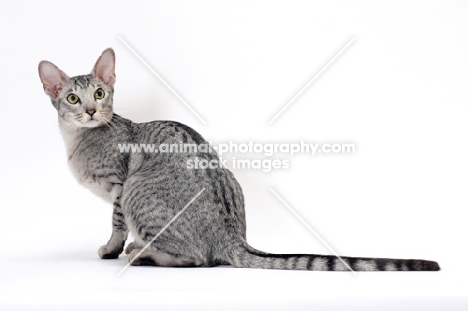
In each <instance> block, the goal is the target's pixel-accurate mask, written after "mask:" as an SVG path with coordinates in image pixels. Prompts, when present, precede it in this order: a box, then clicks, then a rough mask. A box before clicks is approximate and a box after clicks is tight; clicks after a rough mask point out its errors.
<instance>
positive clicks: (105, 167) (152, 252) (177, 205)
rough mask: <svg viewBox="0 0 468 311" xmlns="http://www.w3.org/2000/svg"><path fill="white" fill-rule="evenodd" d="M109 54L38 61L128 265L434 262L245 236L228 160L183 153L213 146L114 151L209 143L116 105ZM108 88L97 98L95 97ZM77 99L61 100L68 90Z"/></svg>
mask: <svg viewBox="0 0 468 311" xmlns="http://www.w3.org/2000/svg"><path fill="white" fill-rule="evenodd" d="M114 67H115V55H114V52H113V50H111V49H107V50H105V51H104V52H103V54H102V55H101V57H100V58H99V59H98V61H97V62H96V65H95V66H94V68H93V70H92V72H91V74H89V75H83V76H77V77H72V78H69V77H68V76H67V75H66V74H65V73H64V72H62V71H61V70H60V69H58V68H57V67H56V66H55V65H53V64H52V63H50V62H46V61H43V62H41V63H40V64H39V75H40V78H41V81H42V83H43V86H44V90H45V92H46V93H47V94H48V95H49V97H50V98H51V101H52V104H53V106H54V107H55V108H56V109H57V112H58V121H59V125H60V131H61V133H62V135H63V138H64V141H65V146H66V149H67V154H68V164H69V166H70V169H71V171H72V173H73V175H74V176H75V177H76V179H77V180H78V182H79V183H80V184H82V185H84V186H86V187H88V188H89V189H90V190H91V191H92V192H94V193H95V194H97V195H98V196H100V197H101V198H103V199H105V200H106V201H108V202H110V203H111V204H113V214H112V235H111V238H110V240H109V242H108V243H107V244H106V245H103V246H102V247H101V248H100V249H99V252H98V253H99V256H100V257H101V258H103V259H111V258H117V257H118V256H119V255H120V254H121V253H122V251H123V249H124V244H125V241H126V239H127V235H128V232H129V231H131V232H132V234H133V236H134V237H135V241H133V242H132V243H130V244H129V245H128V246H127V249H126V253H127V254H128V258H129V260H130V261H132V260H133V261H132V264H133V265H159V266H180V267H186V266H205V267H209V266H216V265H220V264H230V265H233V266H235V267H243V268H265V269H286V270H316V271H347V270H348V267H347V265H348V266H349V267H351V268H352V269H354V270H357V271H412V270H416V271H421V270H430V271H435V270H439V265H438V264H437V263H436V262H433V261H425V260H401V259H378V258H352V257H343V258H342V259H343V261H344V263H346V265H345V264H344V263H343V262H342V261H341V260H339V259H338V258H336V257H335V256H324V255H311V254H269V253H265V252H262V251H258V250H256V249H254V248H253V247H251V246H250V245H249V244H247V241H246V222H245V212H244V197H243V194H242V189H241V187H240V186H239V184H238V183H237V181H236V179H235V178H234V176H233V174H232V173H231V172H230V171H229V170H227V169H225V168H217V169H188V168H187V165H186V163H187V160H190V159H193V158H194V157H199V158H202V159H207V160H213V159H214V160H217V159H218V155H217V154H216V153H215V152H213V153H202V152H196V153H120V151H119V149H118V144H119V143H120V144H121V143H135V144H155V145H158V144H179V143H180V142H183V143H190V144H205V143H207V142H206V141H205V139H204V138H203V137H202V136H201V135H200V134H198V133H197V132H196V131H195V130H193V129H191V128H190V127H188V126H186V125H183V124H180V123H178V122H173V121H154V122H148V123H134V122H132V121H130V120H127V119H125V118H123V117H121V116H119V115H117V114H115V113H114V112H113V109H112V105H113V92H114V82H115V73H114ZM98 89H102V90H103V91H104V92H105V96H104V97H103V98H102V99H96V96H95V95H94V94H95V92H96V91H97V90H98ZM71 93H73V94H75V95H76V96H78V97H79V99H80V100H79V102H78V103H76V104H71V103H70V102H68V101H67V96H68V95H69V94H71ZM203 188H205V191H204V192H203V193H202V194H201V195H200V196H199V197H198V198H197V199H196V200H195V201H194V202H193V203H192V204H191V206H190V207H189V208H187V209H186V211H185V212H184V213H183V214H181V216H180V217H179V218H177V220H176V221H175V222H173V223H172V224H171V225H170V226H169V227H168V228H167V230H166V231H165V232H164V233H163V234H161V235H160V236H159V237H158V239H157V240H155V241H154V242H153V243H151V245H150V247H148V248H147V249H146V250H145V251H144V252H143V253H142V254H141V255H140V256H137V254H138V252H139V251H140V250H141V249H142V248H143V247H144V246H145V245H146V244H147V243H149V242H150V241H151V240H152V239H153V237H155V236H156V235H157V234H158V233H159V232H160V230H161V229H162V228H163V227H164V226H165V225H166V224H167V223H168V222H169V221H170V220H171V219H172V218H173V217H174V216H175V215H176V214H177V213H178V212H179V211H180V210H181V209H182V208H183V207H184V206H185V205H186V204H187V203H188V202H189V201H190V200H191V199H192V198H193V197H194V196H195V195H196V194H197V193H198V192H199V191H200V190H201V189H203Z"/></svg>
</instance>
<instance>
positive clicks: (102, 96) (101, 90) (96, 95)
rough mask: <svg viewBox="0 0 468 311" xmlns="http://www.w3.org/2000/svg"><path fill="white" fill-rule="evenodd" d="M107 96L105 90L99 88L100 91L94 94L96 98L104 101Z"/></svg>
mask: <svg viewBox="0 0 468 311" xmlns="http://www.w3.org/2000/svg"><path fill="white" fill-rule="evenodd" d="M105 94H106V93H104V90H103V89H101V88H99V89H97V90H96V92H94V98H96V99H103V98H104V95H105Z"/></svg>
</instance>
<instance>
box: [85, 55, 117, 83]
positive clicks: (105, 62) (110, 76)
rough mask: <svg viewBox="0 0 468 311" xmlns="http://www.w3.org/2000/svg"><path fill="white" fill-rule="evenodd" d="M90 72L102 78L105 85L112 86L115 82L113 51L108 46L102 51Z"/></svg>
mask: <svg viewBox="0 0 468 311" xmlns="http://www.w3.org/2000/svg"><path fill="white" fill-rule="evenodd" d="M91 74H92V75H93V76H94V77H96V78H99V79H101V80H102V82H104V83H105V84H106V85H107V86H110V87H113V86H114V83H115V53H114V50H113V49H111V48H109V49H106V50H104V52H102V55H101V56H100V57H99V59H98V60H97V62H96V64H95V65H94V68H93V71H91Z"/></svg>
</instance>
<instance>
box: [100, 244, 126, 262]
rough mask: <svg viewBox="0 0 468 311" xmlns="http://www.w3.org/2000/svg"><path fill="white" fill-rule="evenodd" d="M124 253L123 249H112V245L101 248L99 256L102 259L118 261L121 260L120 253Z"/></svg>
mask: <svg viewBox="0 0 468 311" xmlns="http://www.w3.org/2000/svg"><path fill="white" fill-rule="evenodd" d="M122 251H123V245H122V247H115V246H114V247H112V246H111V245H109V244H107V245H103V246H101V247H100V248H99V251H98V255H99V257H101V259H116V258H119V255H120V253H122Z"/></svg>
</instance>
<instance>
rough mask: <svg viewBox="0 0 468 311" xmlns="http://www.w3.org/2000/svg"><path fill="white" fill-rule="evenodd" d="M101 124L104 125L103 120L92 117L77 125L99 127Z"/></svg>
mask: <svg viewBox="0 0 468 311" xmlns="http://www.w3.org/2000/svg"><path fill="white" fill-rule="evenodd" d="M103 125H104V122H103V121H102V120H95V119H92V120H88V121H86V122H85V123H80V124H79V125H78V126H79V127H99V126H103Z"/></svg>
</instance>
